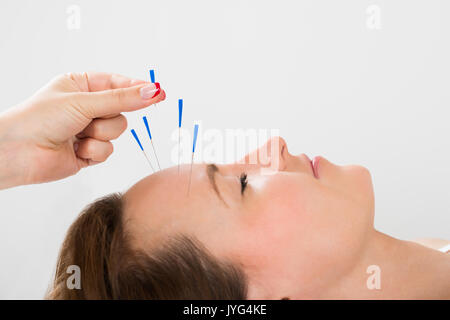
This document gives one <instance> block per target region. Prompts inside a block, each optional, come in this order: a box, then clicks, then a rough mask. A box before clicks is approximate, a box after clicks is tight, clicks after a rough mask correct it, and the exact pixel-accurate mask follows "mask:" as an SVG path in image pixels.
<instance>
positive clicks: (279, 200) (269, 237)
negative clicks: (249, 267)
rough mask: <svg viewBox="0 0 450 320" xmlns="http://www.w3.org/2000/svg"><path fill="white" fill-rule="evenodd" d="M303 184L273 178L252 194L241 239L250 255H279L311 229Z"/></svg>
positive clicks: (296, 181)
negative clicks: (259, 253)
mask: <svg viewBox="0 0 450 320" xmlns="http://www.w3.org/2000/svg"><path fill="white" fill-rule="evenodd" d="M305 192H306V191H305V187H304V183H301V181H299V180H298V177H297V178H294V177H292V178H291V177H276V176H273V177H271V178H269V179H267V181H266V182H265V183H264V184H263V183H261V184H260V185H259V189H258V190H257V191H256V190H255V193H254V194H253V196H254V197H255V198H254V200H253V199H249V201H248V203H247V204H246V208H245V213H244V215H243V216H242V217H241V219H240V221H239V225H240V229H241V232H239V233H238V234H242V235H243V236H242V238H243V239H241V240H240V241H243V242H244V243H245V244H246V247H247V249H248V251H249V252H252V251H253V252H257V251H261V249H262V250H263V251H265V252H266V253H267V254H269V253H270V254H272V255H274V254H276V252H277V251H280V246H284V247H287V246H289V244H290V243H291V244H295V245H296V244H297V243H298V241H299V236H301V234H302V233H304V230H303V229H305V228H307V227H308V224H307V223H306V221H307V214H305V212H306V208H307V207H308V204H307V201H306V197H305V196H304V195H305Z"/></svg>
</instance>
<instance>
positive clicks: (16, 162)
mask: <svg viewBox="0 0 450 320" xmlns="http://www.w3.org/2000/svg"><path fill="white" fill-rule="evenodd" d="M14 119H15V112H11V111H7V112H5V113H3V114H0V190H1V189H6V188H11V187H15V186H19V185H22V184H25V179H24V172H25V171H24V170H23V169H25V168H22V169H21V165H20V163H21V161H22V159H23V157H21V155H20V153H21V152H20V150H23V143H22V142H21V141H20V138H18V137H17V136H16V137H14V134H12V131H13V128H14V125H15V124H17V121H15V120H14Z"/></svg>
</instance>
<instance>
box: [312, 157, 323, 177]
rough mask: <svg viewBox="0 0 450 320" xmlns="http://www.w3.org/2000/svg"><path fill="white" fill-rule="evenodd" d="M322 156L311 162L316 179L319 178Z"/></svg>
mask: <svg viewBox="0 0 450 320" xmlns="http://www.w3.org/2000/svg"><path fill="white" fill-rule="evenodd" d="M320 158H321V157H320V156H316V157H314V159H313V161H312V162H311V166H312V168H313V173H314V177H316V179H319V162H320Z"/></svg>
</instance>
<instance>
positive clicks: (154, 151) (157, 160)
mask: <svg viewBox="0 0 450 320" xmlns="http://www.w3.org/2000/svg"><path fill="white" fill-rule="evenodd" d="M150 142H151V143H152V148H153V153H154V154H155V157H156V162H157V163H158V168H159V170H161V166H160V165H159V159H158V155H157V154H156V150H155V146H154V145H153V139H152V140H150Z"/></svg>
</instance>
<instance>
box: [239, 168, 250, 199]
mask: <svg viewBox="0 0 450 320" xmlns="http://www.w3.org/2000/svg"><path fill="white" fill-rule="evenodd" d="M239 180H240V181H241V194H244V191H245V188H246V187H247V183H248V180H247V174H246V173H245V172H242V173H241V176H240V177H239Z"/></svg>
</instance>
